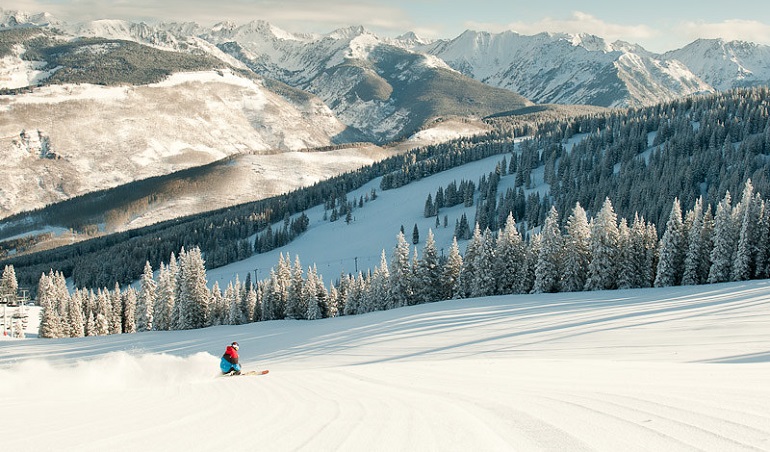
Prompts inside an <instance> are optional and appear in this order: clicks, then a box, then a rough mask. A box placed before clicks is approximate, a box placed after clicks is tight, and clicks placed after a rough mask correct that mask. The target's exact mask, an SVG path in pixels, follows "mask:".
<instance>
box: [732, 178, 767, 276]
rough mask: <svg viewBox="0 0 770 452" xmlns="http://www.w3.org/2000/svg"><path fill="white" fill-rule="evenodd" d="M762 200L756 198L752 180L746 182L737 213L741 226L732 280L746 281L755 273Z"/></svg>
mask: <svg viewBox="0 0 770 452" xmlns="http://www.w3.org/2000/svg"><path fill="white" fill-rule="evenodd" d="M761 202H762V201H761V199H756V198H755V197H754V186H753V185H752V183H751V180H750V179H749V180H747V181H746V186H745V188H744V191H743V197H742V198H741V202H740V203H739V205H738V207H737V208H736V211H735V217H737V218H735V220H736V226H738V225H739V226H740V232H739V234H738V242H737V247H736V252H735V259H734V260H733V268H732V273H731V279H732V280H733V281H746V280H748V279H750V278H751V277H752V276H753V275H754V272H755V267H756V256H757V249H756V245H757V237H758V236H759V231H758V225H759V211H760V204H761Z"/></svg>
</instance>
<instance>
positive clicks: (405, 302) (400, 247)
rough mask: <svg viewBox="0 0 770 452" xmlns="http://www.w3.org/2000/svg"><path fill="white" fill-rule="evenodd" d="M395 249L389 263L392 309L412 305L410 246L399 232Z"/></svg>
mask: <svg viewBox="0 0 770 452" xmlns="http://www.w3.org/2000/svg"><path fill="white" fill-rule="evenodd" d="M396 241H397V242H398V243H397V244H396V247H395V248H394V249H393V258H392V259H391V261H390V301H391V307H392V308H400V307H403V306H409V305H411V304H413V299H414V295H413V293H412V287H413V285H412V263H411V260H410V259H409V257H410V246H409V243H407V241H406V238H405V237H404V234H403V233H401V232H399V234H398V235H397V236H396Z"/></svg>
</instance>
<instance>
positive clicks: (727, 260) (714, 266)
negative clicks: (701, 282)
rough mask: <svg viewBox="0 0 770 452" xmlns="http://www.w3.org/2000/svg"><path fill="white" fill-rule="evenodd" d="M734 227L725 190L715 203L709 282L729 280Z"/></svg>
mask: <svg viewBox="0 0 770 452" xmlns="http://www.w3.org/2000/svg"><path fill="white" fill-rule="evenodd" d="M734 229H735V228H734V224H733V215H732V201H731V198H730V192H727V193H726V194H725V197H724V198H723V199H722V201H720V202H719V205H717V212H716V216H715V217H714V248H713V249H712V250H711V268H710V269H709V277H708V282H709V284H714V283H720V282H725V281H729V280H730V271H731V270H732V262H733V255H734V254H735V242H736V238H735V233H734Z"/></svg>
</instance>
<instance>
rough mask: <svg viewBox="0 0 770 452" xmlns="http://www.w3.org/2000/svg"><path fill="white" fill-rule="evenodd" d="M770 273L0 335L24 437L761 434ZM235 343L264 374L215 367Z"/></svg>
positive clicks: (721, 445)
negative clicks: (71, 334)
mask: <svg viewBox="0 0 770 452" xmlns="http://www.w3.org/2000/svg"><path fill="white" fill-rule="evenodd" d="M769 295H770V287H769V286H768V283H767V282H765V281H755V282H751V283H745V284H724V285H712V286H696V287H677V288H670V289H645V290H629V291H613V292H591V293H590V294H587V293H573V294H556V295H545V294H542V295H524V296H504V297H494V298H484V299H471V300H456V301H450V302H441V303H432V304H426V305H420V306H415V307H411V308H403V309H398V310H392V311H385V312H377V313H372V314H367V315H361V316H352V317H342V318H333V319H326V320H319V321H310V322H308V321H280V322H265V323H257V324H250V325H244V326H237V327H215V328H208V329H204V330H196V331H179V332H154V333H141V334H133V335H119V336H109V337H100V338H82V339H69V340H35V339H33V340H26V341H23V342H17V341H10V340H8V341H0V403H2V406H3V407H5V408H7V409H11V410H12V412H13V415H12V416H7V417H6V418H5V420H4V432H5V433H4V438H3V440H4V445H5V447H7V448H10V449H13V450H15V449H21V450H32V451H35V450H51V449H56V450H62V451H70V450H72V451H74V450H78V451H89V450H94V451H96V450H136V449H140V450H141V449H152V450H157V449H162V450H169V451H176V450H179V451H182V450H184V451H190V450H212V449H216V448H219V447H221V444H222V436H221V435H219V434H212V432H225V431H235V432H237V437H238V440H237V442H238V445H239V447H240V448H246V449H259V450H274V451H289V450H340V451H360V450H374V451H380V450H383V451H384V450H586V451H587V450H591V451H617V450H625V451H647V450H651V449H653V450H667V451H685V450H731V451H741V450H765V449H767V445H768V441H770V423H768V419H770V408H768V407H770V390H768V387H767V384H766V383H767V381H768V379H770V356H768V350H769V349H770V329H768V328H767V326H768V324H770V303H769V302H768V299H769ZM232 340H237V341H238V342H239V343H240V344H241V355H242V361H243V362H244V365H245V367H246V368H247V369H265V368H268V369H270V373H269V374H268V375H266V376H260V377H242V378H234V379H224V378H217V377H216V376H215V375H216V372H217V364H218V362H217V361H218V356H219V355H220V354H221V353H222V351H223V350H224V346H225V345H226V344H229V343H230V342H231V341H232Z"/></svg>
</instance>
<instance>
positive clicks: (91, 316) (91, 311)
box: [83, 289, 96, 337]
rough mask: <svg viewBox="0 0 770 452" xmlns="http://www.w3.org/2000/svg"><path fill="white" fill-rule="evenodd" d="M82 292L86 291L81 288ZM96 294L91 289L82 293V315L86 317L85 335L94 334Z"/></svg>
mask: <svg viewBox="0 0 770 452" xmlns="http://www.w3.org/2000/svg"><path fill="white" fill-rule="evenodd" d="M83 292H86V291H85V289H83ZM95 312H96V295H95V294H94V291H93V290H88V293H84V294H83V316H84V317H85V319H86V326H85V331H84V333H85V335H86V336H88V337H90V336H96V314H95Z"/></svg>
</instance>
